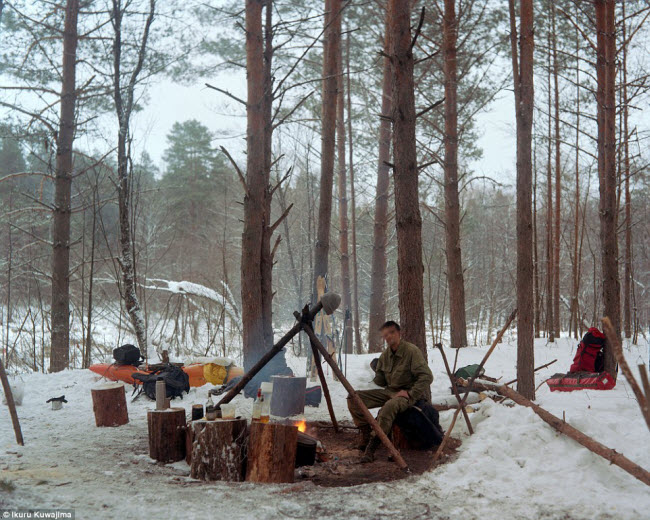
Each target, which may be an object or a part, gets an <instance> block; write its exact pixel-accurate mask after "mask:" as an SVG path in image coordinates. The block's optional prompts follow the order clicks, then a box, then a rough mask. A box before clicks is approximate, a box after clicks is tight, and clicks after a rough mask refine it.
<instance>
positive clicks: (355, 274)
mask: <svg viewBox="0 0 650 520" xmlns="http://www.w3.org/2000/svg"><path fill="white" fill-rule="evenodd" d="M346 51H347V52H346V58H347V59H346V61H347V74H346V76H347V87H348V88H347V99H348V108H347V110H348V157H349V158H350V159H349V161H348V162H349V167H350V202H351V203H352V215H351V217H352V220H351V222H350V224H351V226H350V229H351V231H352V308H353V311H354V343H355V352H356V353H357V354H362V353H363V345H362V344H361V329H360V327H361V324H360V321H359V320H360V318H359V266H358V265H357V205H356V199H355V188H354V150H353V148H352V89H351V79H350V33H348V38H347V49H346Z"/></svg>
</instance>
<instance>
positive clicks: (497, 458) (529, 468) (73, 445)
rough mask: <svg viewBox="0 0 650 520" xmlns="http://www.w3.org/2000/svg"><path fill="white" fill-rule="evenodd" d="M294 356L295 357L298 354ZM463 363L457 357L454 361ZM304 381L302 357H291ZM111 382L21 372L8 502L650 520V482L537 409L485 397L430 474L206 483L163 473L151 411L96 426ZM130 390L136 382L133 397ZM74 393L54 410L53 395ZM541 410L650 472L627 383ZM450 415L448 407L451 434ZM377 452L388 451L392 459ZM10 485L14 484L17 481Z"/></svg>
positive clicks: (116, 511)
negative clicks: (100, 393) (347, 482)
mask: <svg viewBox="0 0 650 520" xmlns="http://www.w3.org/2000/svg"><path fill="white" fill-rule="evenodd" d="M574 345H575V341H574V340H567V339H564V338H563V339H562V340H560V341H558V342H556V343H555V344H546V343H545V340H537V343H536V360H535V365H536V366H539V365H542V364H544V363H546V362H548V361H551V360H553V359H555V358H557V359H558V362H557V363H555V364H554V365H552V366H551V367H549V368H547V369H544V370H542V371H540V372H538V373H537V381H538V383H539V382H541V381H542V380H543V379H545V378H547V377H549V376H550V375H551V374H553V373H555V372H557V371H562V370H566V369H568V367H569V364H570V359H571V357H572V355H573V351H574ZM486 348H487V347H482V348H468V349H464V350H462V351H461V352H460V355H459V360H458V363H459V366H462V365H465V364H469V363H477V362H479V361H480V359H481V357H482V356H483V355H484V353H485V351H486ZM625 352H626V356H627V359H628V361H629V362H630V365H632V366H634V367H635V366H636V364H637V363H640V362H642V361H643V362H646V363H647V354H646V347H645V346H641V347H630V348H629V349H626V351H625ZM288 357H289V356H288ZM448 357H450V358H451V360H452V362H453V353H448ZM371 358H372V356H370V355H365V356H350V357H349V358H348V369H347V370H348V376H349V378H350V381H351V383H352V384H353V385H354V386H355V387H356V388H357V389H362V388H368V387H370V386H371V383H369V381H370V379H371V377H372V372H371V370H370V368H369V367H368V363H369V361H370V360H371ZM429 360H430V364H431V367H432V369H433V371H434V375H435V380H434V383H433V387H432V393H433V394H434V395H439V394H448V393H449V390H448V386H449V384H448V379H447V376H446V375H445V373H444V366H443V364H442V361H441V358H440V354H439V352H437V351H433V350H430V351H429ZM289 363H290V364H291V365H292V367H293V368H294V370H296V371H297V372H298V373H304V359H300V358H294V357H289ZM486 369H487V374H488V375H490V376H493V377H500V376H503V377H504V379H503V381H507V380H509V379H514V377H515V346H514V343H510V344H506V343H504V344H502V345H500V346H499V347H498V348H497V349H496V351H495V352H494V354H493V355H492V357H491V358H490V360H489V361H488V363H487V365H486ZM99 379H100V378H99V377H98V376H97V375H95V374H93V373H91V372H90V371H88V370H72V371H65V372H61V373H57V374H50V375H44V374H38V373H35V374H29V375H26V376H24V381H25V385H26V391H25V397H24V401H23V404H22V406H20V407H18V413H19V417H20V421H21V425H22V429H23V435H24V438H25V446H24V447H18V446H16V444H15V439H14V436H13V431H12V427H11V421H10V420H9V414H8V411H7V408H6V406H0V470H1V472H0V484H3V485H2V486H1V487H0V507H39V508H46V507H59V508H74V509H75V511H76V518H212V517H220V518H228V519H229V520H231V519H233V520H234V519H240V518H241V519H249V518H255V519H257V520H262V519H281V518H305V519H307V518H309V519H312V518H332V519H338V518H346V519H350V520H351V519H374V518H395V519H398V518H399V519H402V518H404V519H406V518H450V519H451V518H454V519H471V518H481V519H482V520H488V519H493V518H503V519H510V518H512V519H519V518H521V519H538V518H544V519H594V518H598V519H640V518H648V516H647V515H648V511H649V510H650V492H648V488H647V487H646V486H645V485H643V484H642V483H641V482H639V481H637V480H636V479H634V478H633V477H632V476H630V475H629V474H627V473H625V472H624V471H623V470H621V469H619V468H618V467H616V466H611V465H609V463H608V462H607V461H605V460H604V459H602V458H599V457H598V456H596V455H595V454H593V453H591V452H589V451H588V450H586V449H585V448H583V447H581V446H580V445H578V444H577V443H575V442H574V441H573V440H571V439H569V438H567V437H564V436H562V435H560V434H559V433H557V432H556V431H555V430H553V429H552V428H550V427H549V426H547V425H546V424H545V423H543V422H542V421H541V419H539V417H537V416H536V415H535V414H534V413H533V412H532V410H530V409H527V408H522V407H518V406H517V407H514V408H508V407H505V406H502V405H498V404H494V403H492V402H489V401H485V402H484V403H483V404H482V406H481V408H480V411H478V412H476V413H474V414H472V415H471V419H472V423H473V425H475V426H476V427H475V435H473V436H472V437H468V436H467V435H466V432H465V430H464V428H465V425H464V424H463V421H458V422H457V423H456V427H455V430H454V436H455V437H460V438H461V439H462V441H463V444H462V446H461V447H460V450H459V455H458V458H457V459H456V460H454V461H452V462H451V463H449V464H446V465H443V466H441V467H439V468H437V469H436V470H434V471H432V472H430V473H425V474H424V475H419V476H411V477H408V478H406V479H404V480H401V481H397V482H390V483H382V484H368V485H362V486H356V487H350V488H319V487H317V486H315V485H313V484H312V483H311V482H298V481H296V483H295V484H292V485H259V484H251V483H242V484H237V483H220V482H211V483H205V482H199V481H194V480H192V479H190V478H189V476H188V475H189V467H188V466H187V465H186V464H185V462H179V463H175V464H169V465H165V466H163V465H158V464H156V463H155V462H154V461H152V460H151V459H150V458H149V457H148V450H147V424H146V410H147V409H148V408H151V407H153V403H151V402H150V401H148V400H147V399H146V398H140V399H139V400H137V401H136V402H134V403H131V402H130V399H129V400H128V407H129V419H130V422H129V424H127V425H125V426H122V427H119V428H96V427H95V424H94V417H93V412H92V403H91V398H90V389H91V387H92V386H93V385H94V384H95V383H96V382H97V381H98V380H99ZM129 388H130V387H127V392H128V390H129ZM208 388H209V386H206V387H203V388H200V389H192V391H191V392H190V394H189V395H187V396H185V398H184V399H183V400H182V401H180V402H174V405H175V406H183V407H185V408H186V409H187V410H189V409H190V407H191V405H192V404H193V403H203V402H205V399H206V394H207V390H208ZM330 389H331V391H332V394H333V395H332V397H333V401H334V406H335V410H336V413H337V417H339V418H341V419H349V414H348V411H347V406H346V401H345V397H346V392H345V390H344V389H343V387H342V386H341V385H340V384H338V383H336V382H335V381H333V380H331V379H330ZM62 394H65V396H66V399H67V400H68V403H67V404H65V405H64V407H63V409H62V410H60V411H52V410H51V409H50V405H49V404H46V403H45V401H46V400H47V399H49V398H50V397H54V396H59V395H62ZM234 402H235V403H236V404H237V407H238V414H241V415H244V416H248V417H250V412H251V405H252V401H251V400H247V399H244V398H243V397H242V396H239V397H238V398H237V399H236V400H235V401H234ZM537 402H538V403H539V404H540V405H541V406H543V407H545V408H546V409H547V410H549V411H550V412H552V413H554V414H555V415H557V416H559V417H562V414H563V413H564V414H565V417H566V420H567V422H568V423H570V424H571V425H573V426H575V427H576V428H578V429H580V430H582V431H583V432H584V433H586V434H587V435H590V436H592V437H593V438H594V439H596V440H598V441H600V442H601V443H603V444H605V445H606V446H608V447H610V448H613V449H616V450H617V451H619V452H621V453H623V454H624V455H625V456H627V457H628V458H630V459H631V460H632V461H634V462H636V463H637V464H639V465H641V466H642V467H644V468H650V449H648V445H649V441H650V433H649V432H648V430H647V428H646V425H645V423H644V421H643V418H642V416H641V413H640V411H639V408H638V405H637V403H636V401H635V400H634V397H633V394H632V392H631V391H630V389H629V386H628V384H627V382H626V381H625V380H624V378H623V376H621V377H620V378H619V382H618V384H617V386H616V388H615V389H614V390H612V391H608V392H596V391H580V392H573V393H566V394H564V393H553V394H551V393H550V392H549V390H548V388H547V387H546V385H544V386H542V387H541V388H540V390H539V391H538V393H537ZM452 413H453V412H442V413H441V423H442V425H443V427H444V428H446V427H447V426H448V424H449V422H450V420H451V416H452ZM306 418H307V420H308V421H310V420H315V419H322V420H327V419H328V418H329V417H328V413H327V408H326V406H325V403H324V401H323V403H321V406H320V408H318V409H315V408H307V409H306ZM380 457H385V453H384V452H381V453H380ZM8 482H11V483H13V485H14V486H13V487H14V489H13V490H10V489H9V488H10V487H12V486H10V485H7V483H8Z"/></svg>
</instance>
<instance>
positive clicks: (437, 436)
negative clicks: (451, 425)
mask: <svg viewBox="0 0 650 520" xmlns="http://www.w3.org/2000/svg"><path fill="white" fill-rule="evenodd" d="M439 416H440V414H438V410H436V409H435V408H434V407H433V405H432V404H431V403H429V402H428V401H425V400H424V399H420V400H419V401H417V402H416V403H415V404H414V405H413V406H410V407H409V408H407V409H406V410H405V411H403V412H401V413H399V414H397V417H396V418H395V424H397V426H399V428H400V430H402V433H403V434H404V436H405V437H406V438H407V439H408V441H409V444H411V445H412V446H413V447H414V448H416V449H420V450H428V449H430V448H432V447H433V446H437V445H439V444H440V443H441V442H442V438H443V437H444V436H445V432H443V431H442V428H441V427H440V423H439V422H438V419H439Z"/></svg>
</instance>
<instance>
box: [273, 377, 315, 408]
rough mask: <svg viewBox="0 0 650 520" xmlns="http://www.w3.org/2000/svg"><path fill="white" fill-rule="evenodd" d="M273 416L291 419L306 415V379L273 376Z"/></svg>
mask: <svg viewBox="0 0 650 520" xmlns="http://www.w3.org/2000/svg"><path fill="white" fill-rule="evenodd" d="M271 381H272V382H273V398H272V399H271V415H275V416H278V417H290V416H292V415H298V414H302V413H305V389H306V387H307V378H306V377H293V376H273V377H271Z"/></svg>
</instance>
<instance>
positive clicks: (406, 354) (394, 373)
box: [373, 340, 433, 401]
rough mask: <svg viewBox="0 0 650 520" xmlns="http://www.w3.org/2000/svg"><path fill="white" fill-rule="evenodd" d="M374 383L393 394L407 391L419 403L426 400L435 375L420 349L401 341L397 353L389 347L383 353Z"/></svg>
mask: <svg viewBox="0 0 650 520" xmlns="http://www.w3.org/2000/svg"><path fill="white" fill-rule="evenodd" d="M373 382H374V383H375V384H376V385H378V386H383V387H386V388H387V389H388V390H391V391H393V392H399V391H400V390H406V391H407V392H408V393H409V396H410V397H411V399H413V400H414V401H417V400H418V399H421V398H423V397H425V398H426V396H427V394H428V392H427V390H428V388H429V386H431V383H432V382H433V374H432V373H431V369H430V368H429V365H427V362H426V361H425V360H424V356H423V355H422V352H421V351H420V349H419V348H417V347H416V346H415V345H413V344H412V343H409V342H408V341H404V340H401V341H400V342H399V345H398V346H397V349H396V350H395V352H393V350H392V349H391V348H390V347H387V348H386V350H384V351H383V352H382V353H381V356H379V362H378V363H377V370H376V372H375V378H374V379H373Z"/></svg>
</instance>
